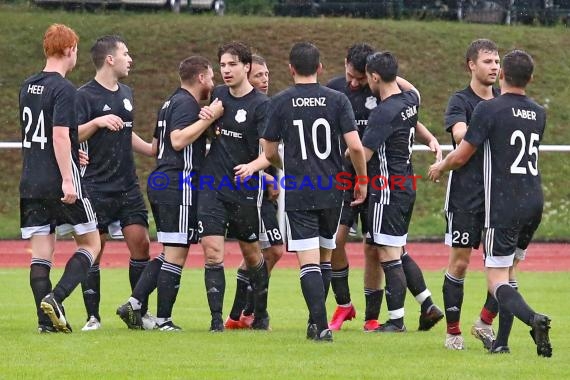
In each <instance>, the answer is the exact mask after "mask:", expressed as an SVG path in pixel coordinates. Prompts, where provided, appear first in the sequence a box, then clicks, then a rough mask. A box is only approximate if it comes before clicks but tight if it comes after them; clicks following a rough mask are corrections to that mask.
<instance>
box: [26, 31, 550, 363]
mask: <svg viewBox="0 0 570 380" xmlns="http://www.w3.org/2000/svg"><path fill="white" fill-rule="evenodd" d="M78 41H79V37H78V36H77V34H76V33H75V32H74V31H73V30H72V29H70V28H68V27H67V26H65V25H61V24H54V25H52V26H50V27H49V28H48V30H47V31H46V34H45V36H44V52H45V55H46V65H45V67H44V69H43V71H42V72H40V73H39V74H36V75H33V76H32V77H30V78H28V79H27V80H26V81H25V83H24V85H23V86H22V88H21V91H20V99H19V100H20V120H21V128H22V146H23V160H24V162H23V171H22V177H21V182H20V211H21V230H22V237H23V238H24V239H30V240H31V247H32V259H31V265H30V286H31V288H32V293H33V296H34V300H35V304H36V310H37V318H38V330H39V332H41V333H53V332H71V331H72V329H71V326H70V325H69V323H68V321H67V319H66V316H65V310H64V308H63V305H62V302H63V301H64V300H65V299H66V298H67V297H68V296H69V295H70V294H71V292H72V291H73V290H74V289H75V288H76V287H77V286H78V285H80V284H81V288H82V291H83V298H84V303H85V308H86V311H87V320H86V324H85V326H84V327H83V328H82V330H84V331H89V330H98V329H100V328H101V315H100V312H99V304H100V288H101V281H100V270H99V262H100V260H101V256H102V254H103V250H104V246H105V241H106V239H107V237H108V236H111V237H123V238H124V239H125V242H126V243H127V247H128V249H129V253H130V262H129V281H130V285H131V294H130V296H128V297H125V299H126V301H125V303H124V304H123V305H121V306H119V307H118V309H117V311H116V313H117V315H118V316H119V317H120V318H121V319H122V320H123V321H124V322H125V324H126V325H127V327H128V328H130V329H141V330H142V329H147V330H150V329H157V330H160V331H178V330H181V327H179V326H178V325H176V324H175V323H174V322H173V319H172V314H173V308H174V305H175V302H176V298H177V295H178V289H179V287H180V280H181V276H182V273H183V267H184V263H185V261H186V258H187V255H188V251H189V248H190V245H191V244H196V243H199V244H200V245H201V246H202V249H203V252H204V283H205V290H206V297H207V300H208V305H209V309H210V314H211V324H210V331H212V332H223V331H224V330H225V329H254V330H270V329H271V328H270V315H269V311H268V308H267V299H268V294H269V292H268V289H269V281H270V274H271V271H272V270H273V268H274V267H275V265H276V264H277V262H278V261H279V259H280V258H281V256H282V254H283V246H284V243H285V246H286V248H287V250H288V251H290V252H295V253H296V254H297V259H298V263H299V268H300V283H301V289H302V294H303V297H304V299H305V302H306V304H307V308H308V320H307V328H306V336H307V339H310V340H313V341H317V342H332V341H333V331H338V330H341V328H342V325H343V324H344V322H346V321H350V320H352V319H354V318H355V317H356V309H355V307H354V305H353V304H352V301H351V295H350V289H349V285H348V277H349V262H348V259H347V255H346V251H345V244H346V241H347V238H348V234H349V231H350V229H351V228H353V226H355V225H356V224H360V229H361V231H362V235H363V240H364V241H363V251H364V258H365V267H364V296H365V301H366V306H365V312H364V325H363V330H364V331H365V332H369V333H396V332H405V331H406V326H405V325H404V315H405V310H404V303H405V297H406V293H407V290H408V289H409V290H410V292H411V293H412V295H413V296H414V298H415V299H416V301H417V302H418V304H419V305H420V308H421V314H420V317H419V326H418V329H419V330H422V331H427V330H430V329H431V328H432V327H433V326H435V325H436V324H437V323H438V322H439V321H441V320H442V319H443V318H444V317H445V319H446V322H447V333H446V337H445V341H444V345H445V347H446V348H448V349H451V350H462V349H464V347H465V343H464V340H463V336H462V332H461V329H460V314H461V306H462V302H463V283H464V278H465V275H466V270H467V267H468V264H469V259H470V255H471V251H472V248H478V246H479V244H480V242H481V239H483V242H484V244H483V251H484V257H485V267H486V275H487V283H488V289H487V292H486V294H487V295H486V300H485V303H484V305H483V307H482V310H481V313H480V317H479V318H478V319H477V321H476V322H475V324H474V325H473V326H472V328H471V333H472V334H473V335H474V336H475V337H476V338H477V339H479V340H480V341H481V342H482V343H483V345H484V347H485V349H486V350H487V351H488V352H490V353H509V352H510V349H509V347H508V338H509V335H510V330H511V326H512V324H513V321H514V316H516V317H517V318H519V319H520V320H521V321H522V322H523V323H525V324H527V325H528V326H529V327H531V337H532V339H533V341H534V343H535V344H536V347H537V353H538V355H540V356H545V357H550V356H551V355H552V347H551V344H550V340H549V329H550V318H549V317H547V316H545V315H543V314H539V313H536V312H535V311H534V310H532V309H531V308H530V306H528V305H527V304H526V302H525V301H524V299H523V298H522V296H521V294H520V293H518V292H517V289H518V286H517V282H516V272H515V267H516V263H517V262H518V261H520V260H523V259H524V256H525V250H526V248H527V247H528V245H529V243H530V241H531V239H532V236H533V234H534V232H535V230H536V229H537V228H538V225H539V224H540V220H541V215H542V207H543V203H544V200H543V196H542V190H541V182H540V174H539V170H538V166H537V163H538V146H539V144H540V141H541V140H542V136H543V133H544V128H545V123H546V116H545V112H544V109H543V108H542V107H540V106H539V105H537V104H536V103H534V102H533V101H532V100H530V99H529V98H528V97H527V96H526V95H525V88H526V85H527V84H528V83H529V82H530V80H531V78H532V73H533V70H534V63H533V60H532V58H531V56H530V55H529V54H528V53H526V52H524V51H521V50H513V51H511V52H509V53H508V54H506V55H505V57H504V58H503V66H502V67H500V65H499V62H500V60H499V55H498V48H497V46H496V45H495V44H494V43H493V42H492V41H490V40H485V39H480V40H475V41H473V42H472V43H471V44H470V46H469V47H468V50H467V53H466V57H465V58H466V65H467V69H468V71H469V72H470V73H471V81H470V84H469V86H467V88H465V89H464V90H461V91H458V92H457V93H455V94H454V95H453V96H452V97H451V98H450V100H449V104H448V108H447V110H446V113H445V128H446V131H447V132H449V133H450V135H451V138H452V142H453V144H454V148H455V149H454V151H453V152H452V153H450V154H449V155H448V156H447V157H446V158H445V159H443V160H442V152H441V149H440V146H439V143H438V141H437V139H436V138H435V137H434V136H433V135H432V134H431V133H430V132H429V130H428V129H427V128H426V127H425V126H424V125H423V124H422V123H421V122H420V121H419V110H420V105H421V96H420V93H419V92H418V90H417V89H416V88H415V87H414V86H413V85H412V84H411V83H410V82H408V81H407V80H405V79H404V78H401V77H399V76H398V61H397V59H396V57H395V56H394V55H393V54H392V53H390V52H379V51H376V50H375V49H374V48H373V47H372V46H370V45H368V44H366V43H357V44H354V45H353V46H351V47H350V48H349V49H348V51H347V55H346V57H345V74H344V75H341V76H339V77H336V78H334V79H332V80H331V81H330V82H329V83H328V84H327V85H326V86H323V85H320V84H319V83H318V75H319V74H320V72H321V69H322V64H321V61H320V53H319V50H318V48H317V47H316V46H315V45H313V44H312V43H308V42H299V43H296V44H295V45H294V46H293V47H292V49H291V51H290V53H289V72H290V74H291V76H292V78H293V81H294V85H293V86H291V87H289V88H287V89H285V90H283V91H281V92H279V93H277V94H276V95H273V96H272V97H269V96H268V95H267V93H268V89H269V87H268V86H269V70H268V68H267V64H266V62H265V60H264V59H263V58H262V57H261V56H259V55H256V54H252V51H251V48H250V47H248V46H247V45H245V44H243V43H241V42H235V41H234V42H229V43H225V44H223V45H221V46H220V47H219V49H218V56H217V58H218V64H219V67H220V73H221V76H222V79H223V82H224V84H223V85H219V86H215V84H214V72H213V68H212V67H213V66H212V64H211V62H209V61H208V60H207V59H206V58H204V57H202V56H190V57H188V58H186V59H184V60H183V61H182V62H181V63H180V65H179V71H178V74H179V78H180V85H179V87H177V88H176V89H175V90H174V92H173V93H172V95H170V96H169V97H168V98H167V99H166V100H165V101H164V103H163V104H162V106H161V107H160V109H159V110H158V113H157V121H156V127H155V130H154V133H153V139H152V142H146V141H144V140H143V139H142V138H140V137H139V136H138V135H137V134H136V133H135V132H134V131H133V128H134V126H135V123H134V117H133V116H134V101H133V95H132V91H131V89H130V88H129V87H128V86H126V85H124V84H122V83H121V82H120V80H121V79H122V78H125V77H126V76H128V74H129V70H130V66H131V64H132V59H131V57H130V55H129V51H128V47H127V44H126V42H125V41H124V40H123V39H122V38H120V37H119V36H104V37H101V38H99V39H97V40H96V41H95V43H94V45H93V46H92V48H91V58H92V61H93V64H94V66H95V69H96V73H95V77H94V78H93V79H92V80H91V81H89V82H88V83H86V84H85V85H83V86H81V87H80V88H79V89H76V88H75V87H74V85H73V84H71V82H69V81H68V80H67V79H65V76H66V74H68V73H69V72H71V70H72V69H73V68H74V67H75V64H76V60H77V44H78ZM497 78H498V79H499V84H500V91H499V90H498V89H496V88H495V87H494V84H495V82H496V79H497ZM204 104H206V105H204ZM416 140H418V141H419V142H421V143H423V144H425V145H426V146H428V147H429V149H430V150H431V151H432V152H433V154H434V156H435V163H434V164H433V165H432V166H431V167H430V168H429V177H430V178H431V179H432V180H434V181H438V180H439V178H440V177H441V176H442V174H443V173H444V172H445V171H448V170H451V173H450V175H449V183H448V187H447V189H448V191H447V195H446V199H445V214H446V220H447V231H446V234H445V244H446V245H449V246H450V247H451V253H450V259H449V265H448V268H447V270H446V273H445V277H444V282H443V300H444V309H445V310H444V311H442V310H441V309H440V308H439V307H438V306H437V305H435V304H434V302H433V300H432V298H431V295H432V293H431V292H430V290H429V289H428V287H427V285H426V283H425V280H424V276H423V273H422V271H421V269H420V268H419V266H418V265H417V264H416V262H415V261H414V259H413V258H412V256H411V254H410V253H409V252H408V251H407V249H406V242H407V235H408V227H409V224H410V221H411V216H412V212H413V207H414V203H415V199H416V191H415V190H416V189H415V182H413V181H407V180H406V181H399V180H398V182H397V185H396V186H394V181H393V180H394V179H402V178H414V170H413V166H412V151H413V149H412V146H413V144H414V142H415V141H416ZM208 142H209V143H210V147H209V149H207V144H208ZM280 145H281V146H282V149H283V150H282V154H280V153H279V146H280ZM133 152H136V153H139V154H143V155H146V156H149V157H153V158H155V160H156V166H155V168H154V171H153V173H152V174H151V176H153V174H154V175H160V176H162V177H161V178H162V180H163V183H164V184H165V185H164V186H160V187H157V186H151V184H150V182H149V186H148V187H147V196H148V200H149V203H150V206H151V210H152V213H153V217H154V221H155V223H156V231H157V239H158V241H159V242H160V243H161V244H162V246H163V250H162V253H160V255H158V256H157V257H155V258H153V259H151V257H150V254H149V243H150V239H149V232H148V228H149V224H148V216H147V209H146V206H145V203H144V197H143V194H142V191H141V188H140V186H139V180H138V178H137V175H136V168H135V163H134V158H133ZM505 163H509V164H510V163H512V164H511V165H510V166H509V165H508V164H505ZM340 172H347V173H350V176H349V178H350V180H351V186H349V188H350V190H349V191H348V190H347V191H343V190H342V187H341V185H340V182H339V181H338V173H340ZM278 173H280V174H278ZM280 175H282V176H283V177H284V178H288V179H289V180H291V181H292V182H293V183H301V184H302V183H305V182H303V181H306V182H308V183H315V184H316V183H320V181H322V179H323V178H328V179H330V182H331V183H330V186H323V187H320V186H319V187H318V189H315V188H314V187H310V186H294V187H287V186H280V181H278V177H279V176H280ZM203 176H208V178H209V182H208V185H209V186H206V187H204V186H199V185H202V182H201V180H202V178H203ZM369 179H371V180H369ZM280 192H284V196H282V199H281V200H280V202H283V204H282V205H280V206H282V207H283V209H284V217H285V222H284V225H285V231H282V230H281V229H280V227H279V225H280V223H279V221H278V216H277V214H278V213H277V209H278V203H277V198H278V196H279V193H280ZM56 233H57V234H69V233H72V234H73V236H74V239H75V242H76V244H77V249H76V252H75V253H74V254H73V255H72V257H71V258H70V259H69V261H68V262H67V264H66V266H65V270H64V273H63V274H62V277H61V279H60V280H59V281H58V283H57V284H56V285H55V286H53V287H52V283H51V281H50V269H51V265H52V258H53V253H54V249H55V235H56ZM227 238H233V239H236V240H237V241H238V244H239V247H240V250H241V253H242V256H243V261H242V263H241V264H240V266H239V268H238V270H237V286H236V293H235V297H234V301H233V305H232V308H231V310H230V313H229V315H228V316H227V317H226V318H225V319H224V315H223V303H224V295H225V288H226V280H225V270H224V244H225V241H226V239H227ZM384 284H385V287H384ZM331 287H332V291H333V293H334V297H335V300H336V303H337V307H336V309H335V311H334V313H333V315H332V318H331V319H330V321H329V320H328V318H327V310H326V298H327V295H328V292H329V289H330V288H331ZM154 290H156V291H157V309H156V316H152V315H151V314H150V313H149V311H148V310H149V305H148V300H149V296H150V294H151V293H152V292H153V291H154ZM383 298H385V299H386V305H387V310H388V316H389V318H388V320H387V321H385V322H383V323H380V322H379V315H380V308H381V304H382V300H383ZM497 315H498V316H499V318H498V319H499V323H498V324H499V328H498V331H497V334H495V332H494V330H493V327H492V323H493V320H494V318H495V317H496V316H497Z"/></svg>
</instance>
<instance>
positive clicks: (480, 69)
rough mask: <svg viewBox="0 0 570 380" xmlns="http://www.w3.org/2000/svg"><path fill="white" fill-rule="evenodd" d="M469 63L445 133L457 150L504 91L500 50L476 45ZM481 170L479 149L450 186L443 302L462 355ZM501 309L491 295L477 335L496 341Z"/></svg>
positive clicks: (450, 334) (451, 342)
mask: <svg viewBox="0 0 570 380" xmlns="http://www.w3.org/2000/svg"><path fill="white" fill-rule="evenodd" d="M465 61H466V62H465V63H466V68H467V70H468V72H469V73H470V74H471V81H470V82H469V85H468V86H467V87H466V88H464V89H463V90H461V91H457V92H456V93H454V94H453V95H452V96H451V97H450V98H449V102H448V105H447V109H446V111H445V117H444V124H445V130H446V132H448V133H450V134H451V138H452V143H453V146H454V148H455V147H457V146H458V145H459V143H461V140H462V139H463V136H465V132H467V128H468V127H469V124H470V121H471V115H472V113H473V109H474V108H475V106H476V105H477V104H478V103H479V102H481V101H483V100H489V99H493V98H494V97H497V96H499V90H498V89H496V88H494V87H493V84H494V83H495V82H496V79H497V77H498V75H499V68H500V65H499V62H500V58H499V51H498V48H497V45H496V44H495V43H494V42H493V41H490V40H487V39H478V40H475V41H473V42H471V43H470V44H469V47H468V48H467V52H466V54H465ZM482 168H483V150H482V149H478V150H477V152H476V153H475V154H474V155H473V157H471V159H470V160H469V161H468V162H467V163H466V164H465V165H464V166H463V167H462V168H460V169H458V170H454V171H452V172H450V174H449V180H448V185H447V195H446V197H445V208H444V209H445V217H446V222H447V229H446V234H445V244H446V245H448V246H450V247H451V252H450V255H449V264H448V267H447V271H446V272H445V276H444V280H443V303H444V305H445V316H446V321H447V334H446V337H445V343H444V345H445V347H446V348H448V349H450V350H463V349H464V347H465V345H464V340H463V336H462V335H461V328H460V325H459V320H460V316H461V307H462V305H463V285H464V282H465V275H466V273H467V268H468V266H469V261H470V258H471V251H472V249H473V248H475V249H477V248H479V244H480V242H481V232H482V230H483V222H484V217H485V204H484V203H485V196H484V189H483V169H482ZM498 308H499V305H498V304H497V300H495V298H494V297H493V295H492V294H490V293H489V292H487V299H486V301H485V305H484V306H483V308H482V309H481V313H480V318H479V319H478V320H477V321H476V322H475V324H474V325H473V328H472V333H473V335H474V336H476V337H478V338H479V339H481V337H485V336H487V337H488V338H487V339H491V340H492V339H493V338H494V332H493V328H492V326H491V325H492V323H493V319H494V318H495V316H496V315H497V312H498Z"/></svg>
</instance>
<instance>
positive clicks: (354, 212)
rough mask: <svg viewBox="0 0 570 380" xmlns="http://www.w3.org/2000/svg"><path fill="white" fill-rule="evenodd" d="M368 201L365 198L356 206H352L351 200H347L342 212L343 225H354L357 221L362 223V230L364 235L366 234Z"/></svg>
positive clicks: (341, 222)
mask: <svg viewBox="0 0 570 380" xmlns="http://www.w3.org/2000/svg"><path fill="white" fill-rule="evenodd" d="M367 219H368V201H367V200H365V201H364V203H361V204H359V205H356V206H350V202H345V203H344V206H343V207H342V213H341V215H340V224H342V225H343V226H348V227H352V226H353V225H354V224H355V223H356V224H358V223H360V230H361V231H362V235H366V233H367V232H368V223H367Z"/></svg>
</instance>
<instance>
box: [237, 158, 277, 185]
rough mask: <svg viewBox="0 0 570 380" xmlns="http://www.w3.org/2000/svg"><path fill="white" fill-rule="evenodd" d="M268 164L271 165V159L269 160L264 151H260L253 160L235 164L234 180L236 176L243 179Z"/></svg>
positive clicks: (266, 166)
mask: <svg viewBox="0 0 570 380" xmlns="http://www.w3.org/2000/svg"><path fill="white" fill-rule="evenodd" d="M269 166H271V161H269V160H268V159H267V157H266V156H265V151H262V152H261V153H260V154H259V156H257V158H256V159H255V160H253V161H250V162H248V163H247V164H239V165H237V166H235V167H234V174H235V176H236V180H238V177H239V178H241V179H242V180H243V179H245V178H247V177H251V176H252V175H254V174H255V173H257V172H259V171H260V170H263V169H265V168H268V167H269Z"/></svg>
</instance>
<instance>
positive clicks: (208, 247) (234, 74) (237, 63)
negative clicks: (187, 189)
mask: <svg viewBox="0 0 570 380" xmlns="http://www.w3.org/2000/svg"><path fill="white" fill-rule="evenodd" d="M218 59H219V63H220V72H221V74H222V78H223V80H224V83H225V85H222V86H218V87H216V88H215V89H214V91H213V93H212V98H213V99H219V101H220V102H221V103H222V105H223V107H224V113H223V116H222V117H220V118H219V119H218V120H216V122H215V123H214V124H213V128H214V139H213V141H212V144H211V147H210V151H209V153H208V155H207V156H206V160H205V162H204V165H203V169H202V172H201V177H202V178H203V179H206V177H207V178H208V179H209V182H208V183H207V184H206V183H204V184H203V186H201V188H200V192H199V195H198V232H199V234H200V237H201V244H202V248H203V249H204V257H205V272H204V281H205V285H206V293H207V297H208V305H209V307H210V313H211V316H212V320H211V324H210V331H213V332H220V331H223V330H224V321H223V319H222V307H223V301H224V293H225V275H224V266H223V260H224V237H225V235H226V231H228V232H229V233H230V234H231V235H232V236H233V237H235V238H236V239H237V240H238V242H239V246H240V249H241V251H242V255H243V258H244V261H245V263H246V265H247V268H248V271H249V273H248V274H249V279H250V281H251V285H252V288H253V298H254V305H255V306H254V307H255V310H254V320H253V322H252V325H251V327H252V328H253V329H259V330H268V329H269V315H268V313H267V287H268V284H269V274H268V269H267V265H266V263H265V260H264V258H263V255H262V254H261V250H260V248H259V244H258V240H259V215H258V206H259V203H260V200H261V198H260V197H261V195H262V193H261V191H260V189H261V187H260V180H259V171H260V170H261V169H263V168H265V167H267V166H269V162H268V161H267V159H266V158H265V156H264V155H263V154H260V151H259V136H260V134H261V127H262V125H263V122H264V120H265V115H266V112H267V103H268V100H269V99H268V97H267V96H266V95H265V94H262V93H261V92H259V91H257V90H255V89H254V88H253V86H252V85H251V84H250V83H249V81H248V79H247V76H248V73H249V71H250V70H251V63H252V54H251V50H250V48H249V47H248V46H246V45H244V44H243V43H241V42H230V43H226V44H224V45H222V46H220V48H219V50H218ZM212 111H213V110H212V109H211V108H210V107H209V106H206V107H204V108H203V109H202V112H201V113H200V115H201V117H202V118H205V119H208V118H211V117H213V116H214V114H213V112H212Z"/></svg>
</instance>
